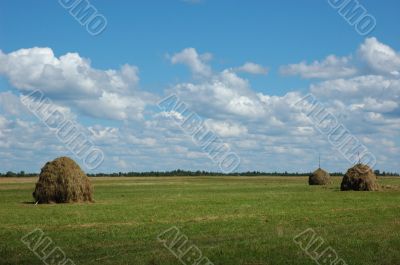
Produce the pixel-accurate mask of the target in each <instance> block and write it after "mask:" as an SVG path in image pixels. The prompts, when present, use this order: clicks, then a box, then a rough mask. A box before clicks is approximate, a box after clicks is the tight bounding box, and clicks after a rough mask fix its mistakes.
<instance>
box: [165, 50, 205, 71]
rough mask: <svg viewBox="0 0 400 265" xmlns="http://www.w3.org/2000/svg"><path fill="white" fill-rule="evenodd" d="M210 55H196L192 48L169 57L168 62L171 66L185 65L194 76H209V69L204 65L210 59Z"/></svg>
mask: <svg viewBox="0 0 400 265" xmlns="http://www.w3.org/2000/svg"><path fill="white" fill-rule="evenodd" d="M211 57H212V56H211V54H209V53H205V54H201V55H200V54H198V53H197V51H196V49H194V48H186V49H184V50H182V51H181V52H179V53H176V54H174V55H173V56H171V58H170V60H171V62H172V63H173V64H178V63H181V64H186V65H187V66H189V68H190V70H191V71H192V73H193V74H194V75H198V76H209V75H211V67H210V66H209V65H207V64H206V62H207V61H208V60H210V59H211Z"/></svg>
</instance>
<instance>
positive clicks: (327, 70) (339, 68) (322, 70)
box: [280, 55, 357, 79]
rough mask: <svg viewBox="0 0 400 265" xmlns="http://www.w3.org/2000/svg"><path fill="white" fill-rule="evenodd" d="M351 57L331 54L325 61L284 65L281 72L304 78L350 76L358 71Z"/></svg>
mask: <svg viewBox="0 0 400 265" xmlns="http://www.w3.org/2000/svg"><path fill="white" fill-rule="evenodd" d="M350 61H351V59H350V58H349V57H336V56H335V55H329V56H328V57H326V58H325V60H323V61H314V62H312V63H311V64H307V62H301V63H298V64H290V65H287V66H282V67H281V68H280V72H281V74H283V75H300V76H301V77H303V78H321V79H329V78H338V77H349V76H353V75H355V74H356V73H357V69H356V68H355V67H353V66H352V65H351V64H350Z"/></svg>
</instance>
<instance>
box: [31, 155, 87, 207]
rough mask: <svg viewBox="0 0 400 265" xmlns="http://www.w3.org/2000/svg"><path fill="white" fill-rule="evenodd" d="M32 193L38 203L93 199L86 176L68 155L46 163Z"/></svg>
mask: <svg viewBox="0 0 400 265" xmlns="http://www.w3.org/2000/svg"><path fill="white" fill-rule="evenodd" d="M32 195H33V197H34V198H35V202H38V203H68V202H91V201H93V189H92V186H91V184H90V180H89V178H88V176H86V174H85V173H84V172H83V171H82V170H81V168H80V167H79V165H78V164H77V163H75V161H74V160H72V159H70V158H68V157H60V158H57V159H55V160H53V161H52V162H47V163H46V165H45V166H44V167H43V168H42V171H41V172H40V175H39V180H38V182H37V183H36V188H35V191H34V192H33V194H32Z"/></svg>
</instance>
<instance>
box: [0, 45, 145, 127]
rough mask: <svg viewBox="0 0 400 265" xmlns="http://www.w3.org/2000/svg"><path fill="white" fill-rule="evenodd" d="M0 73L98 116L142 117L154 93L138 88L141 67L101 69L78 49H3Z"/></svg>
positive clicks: (22, 88) (21, 85)
mask: <svg viewBox="0 0 400 265" xmlns="http://www.w3.org/2000/svg"><path fill="white" fill-rule="evenodd" d="M0 74H2V75H5V76H6V77H8V79H9V81H10V83H11V84H12V85H13V86H14V87H15V88H17V89H19V90H20V91H22V92H24V93H26V92H29V91H33V90H36V89H40V90H41V91H42V92H43V93H44V95H45V97H49V98H51V99H52V100H53V101H56V102H57V103H58V104H69V105H70V106H72V107H76V108H78V109H80V110H81V111H83V112H84V113H86V114H88V115H90V116H93V117H98V118H108V119H118V120H126V119H140V118H142V112H143V111H144V109H145V106H146V104H147V103H149V101H151V99H150V98H151V97H149V96H148V95H147V94H146V93H144V92H142V91H140V90H139V89H138V82H139V77H138V68H137V67H136V66H131V65H123V66H122V67H121V68H120V69H119V70H113V69H110V70H105V71H104V70H98V69H94V68H92V67H91V64H90V61H89V60H88V59H85V58H82V57H80V56H79V54H77V53H67V54H65V55H62V56H60V57H59V58H57V57H55V56H54V53H53V50H52V49H50V48H38V47H35V48H30V49H20V50H17V51H15V52H11V53H9V54H4V53H2V52H1V51H0Z"/></svg>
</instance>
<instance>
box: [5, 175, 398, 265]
mask: <svg viewBox="0 0 400 265" xmlns="http://www.w3.org/2000/svg"><path fill="white" fill-rule="evenodd" d="M35 181H36V179H20V180H16V179H0V264H43V263H42V262H41V261H40V260H39V259H38V258H37V257H36V256H35V255H34V254H33V253H32V252H31V251H30V250H29V249H28V248H27V247H26V246H25V245H24V244H23V243H22V242H21V241H20V239H21V237H22V236H24V235H25V234H26V233H28V232H30V231H32V230H33V229H35V228H40V229H42V230H43V231H44V232H45V234H46V235H48V236H50V237H51V239H52V240H53V241H54V244H55V246H59V247H60V248H61V249H62V250H63V251H64V252H65V253H66V254H67V256H68V257H70V258H71V259H72V260H73V261H74V262H75V264H77V265H78V264H82V265H83V264H148V265H150V264H152V265H155V264H160V265H161V264H163V265H168V264H181V263H180V261H179V260H178V259H177V258H176V257H175V256H174V255H173V254H171V253H170V252H169V251H168V250H167V249H165V248H164V246H163V244H162V243H160V242H158V240H157V235H158V234H160V233H161V232H162V231H164V230H166V229H168V228H170V227H171V226H176V227H178V228H179V229H180V230H181V232H182V233H184V234H185V235H186V236H187V237H188V238H189V240H190V242H191V243H192V244H194V245H196V246H198V247H199V248H200V249H201V251H202V252H203V255H204V256H206V257H208V258H209V259H210V260H211V261H212V262H213V263H214V264H215V265H217V264H227V265H228V264H229V265H232V264H248V265H250V264H253V265H258V264H274V265H275V264H316V263H315V262H314V261H313V260H311V258H310V257H309V256H308V255H307V254H306V253H304V252H303V251H302V250H301V249H300V248H299V246H298V245H296V244H295V243H294V242H293V238H294V237H295V236H296V235H297V234H299V233H300V232H302V231H304V230H305V229H307V228H312V229H314V230H315V231H316V233H317V235H318V236H321V237H322V238H323V239H324V240H325V243H324V245H323V246H322V247H321V250H323V249H324V248H326V247H328V246H330V247H332V248H333V249H335V250H336V252H337V253H338V255H339V256H340V257H341V258H342V259H343V260H345V261H346V263H347V264H363V265H365V264H379V265H385V264H388V265H389V264H390V265H392V264H400V178H380V180H379V181H380V183H381V184H384V185H385V186H386V188H385V190H384V191H381V192H340V191H339V189H338V187H339V183H340V179H339V178H335V179H334V183H332V184H331V185H329V186H327V187H316V186H313V187H310V186H308V185H307V178H305V177H247V178H243V177H241V178H239V177H207V178H203V177H202V178H200V177H176V178H96V179H93V180H92V181H93V184H94V187H95V200H96V202H95V203H92V204H61V205H55V204H52V205H33V204H30V203H28V202H32V197H31V193H32V191H33V188H34V183H35Z"/></svg>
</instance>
